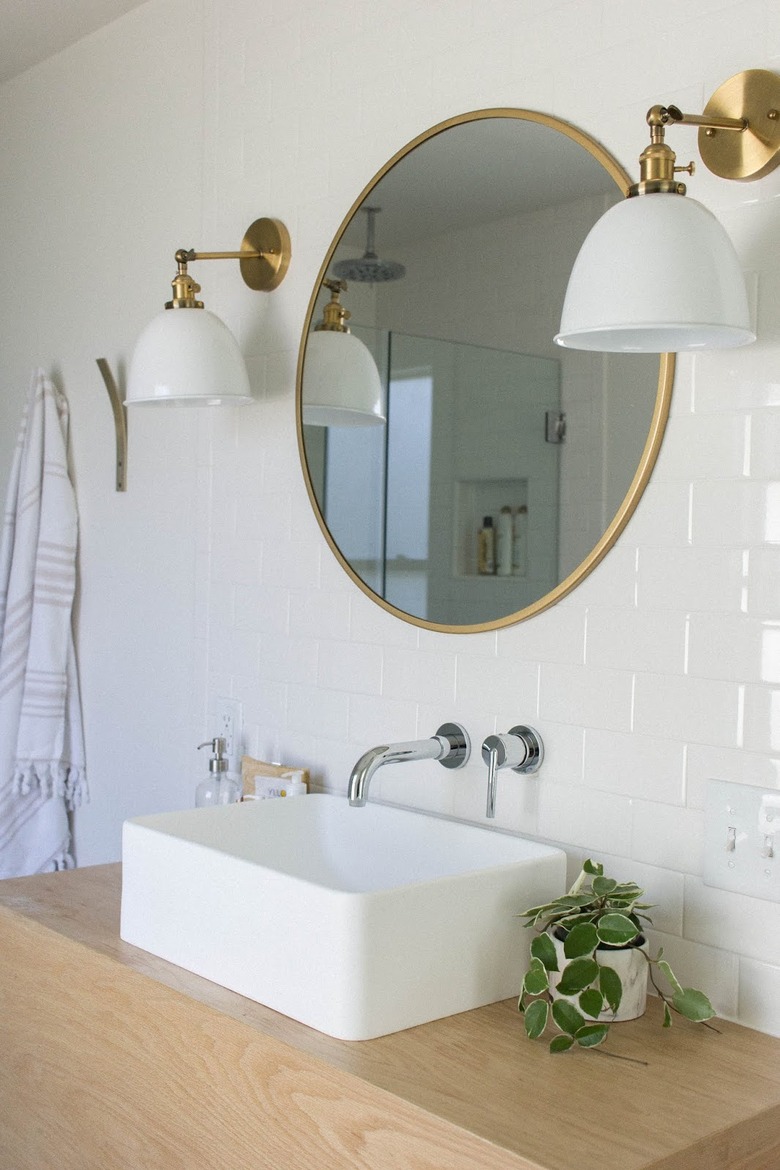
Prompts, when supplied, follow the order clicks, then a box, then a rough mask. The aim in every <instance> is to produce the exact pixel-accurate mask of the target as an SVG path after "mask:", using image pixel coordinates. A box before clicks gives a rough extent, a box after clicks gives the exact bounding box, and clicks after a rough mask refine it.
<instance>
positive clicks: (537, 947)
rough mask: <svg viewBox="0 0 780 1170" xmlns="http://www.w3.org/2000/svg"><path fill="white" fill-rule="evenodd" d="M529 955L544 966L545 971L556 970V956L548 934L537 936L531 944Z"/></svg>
mask: <svg viewBox="0 0 780 1170" xmlns="http://www.w3.org/2000/svg"><path fill="white" fill-rule="evenodd" d="M531 954H532V955H533V956H534V958H535V959H538V960H539V962H540V963H542V964H543V965H544V968H545V970H547V971H557V970H558V955H557V952H556V950H555V944H554V943H553V940H552V939H551V938H550V936H549V934H538V935H537V936H536V938H535V939H534V941H533V942H532V943H531Z"/></svg>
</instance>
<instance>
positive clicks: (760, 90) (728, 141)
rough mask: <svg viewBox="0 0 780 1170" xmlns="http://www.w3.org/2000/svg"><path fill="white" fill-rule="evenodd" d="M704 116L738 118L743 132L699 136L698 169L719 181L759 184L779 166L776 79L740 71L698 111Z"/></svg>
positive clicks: (779, 86) (779, 79)
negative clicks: (700, 163)
mask: <svg viewBox="0 0 780 1170" xmlns="http://www.w3.org/2000/svg"><path fill="white" fill-rule="evenodd" d="M704 114H705V116H706V115H710V116H718V117H727V118H742V119H744V120H745V121H747V123H748V126H747V128H746V129H745V130H712V129H708V128H705V127H702V128H701V129H700V130H699V153H700V154H701V157H702V161H703V162H704V165H705V166H706V167H707V168H708V169H709V170H711V171H712V172H713V174H716V175H720V177H721V178H722V179H741V180H743V181H745V182H748V181H750V180H753V179H762V178H763V177H764V175H768V174H769V172H770V171H772V170H774V168H775V167H776V166H777V165H778V164H779V163H780V75H778V74H777V73H771V72H770V71H769V70H768V69H746V70H745V71H744V72H743V73H737V74H736V75H735V76H734V77H730V78H729V80H728V81H724V83H723V85H721V86H719V87H718V88H717V89H716V90H715V93H714V94H713V95H712V97H711V98H710V100H709V101H708V102H707V105H706V106H705V107H704Z"/></svg>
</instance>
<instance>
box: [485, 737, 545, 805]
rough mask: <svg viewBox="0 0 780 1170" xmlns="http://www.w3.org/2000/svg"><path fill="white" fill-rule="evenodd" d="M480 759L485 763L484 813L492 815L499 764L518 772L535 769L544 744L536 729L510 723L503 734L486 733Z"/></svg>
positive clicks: (501, 766) (541, 756)
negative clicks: (511, 725) (486, 772)
mask: <svg viewBox="0 0 780 1170" xmlns="http://www.w3.org/2000/svg"><path fill="white" fill-rule="evenodd" d="M482 759H483V760H484V761H485V763H486V764H487V766H488V786H487V806H486V808H485V816H486V817H491V818H492V817H495V815H496V788H497V786H498V773H499V771H500V769H502V768H511V769H512V771H513V772H519V773H520V774H521V775H531V774H532V773H533V772H538V771H539V769H540V768H541V766H542V760H543V759H544V744H543V743H542V737H541V736H540V734H539V732H538V731H534V729H533V727H525V726H524V725H523V724H518V725H517V727H511V728H510V729H509V731H508V732H507V733H506V735H489V736H488V737H487V739H486V740H485V742H484V743H483V744H482Z"/></svg>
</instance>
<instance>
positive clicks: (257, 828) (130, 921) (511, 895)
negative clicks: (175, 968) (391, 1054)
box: [121, 795, 566, 1040]
mask: <svg viewBox="0 0 780 1170" xmlns="http://www.w3.org/2000/svg"><path fill="white" fill-rule="evenodd" d="M122 861H123V871H122V924H121V936H122V938H123V939H124V940H125V941H126V942H129V943H133V944H134V945H135V946H138V947H142V948H143V949H144V950H146V951H150V952H151V953H152V954H154V955H159V956H160V957H161V958H163V959H168V960H169V961H170V962H172V963H176V964H178V965H179V966H180V967H184V968H186V969H187V970H188V971H193V972H195V973H196V974H198V975H203V976H205V978H207V979H211V980H213V981H214V982H215V983H219V984H220V985H222V986H223V987H227V988H230V989H231V990H232V991H237V992H239V993H240V994H241V995H245V996H248V998H249V999H253V1000H256V1001H257V1002H258V1003H262V1004H265V1005H266V1006H267V1007H270V1008H274V1009H275V1010H276V1011H279V1012H283V1013H284V1014H285V1015H287V1016H291V1017H292V1018H293V1019H295V1020H300V1021H301V1022H302V1023H304V1024H308V1025H309V1026H310V1027H312V1028H316V1029H317V1030H318V1031H320V1032H325V1033H326V1034H327V1035H329V1036H335V1037H338V1038H339V1039H342V1040H368V1039H371V1038H373V1037H376V1036H383V1035H386V1034H387V1033H390V1032H397V1031H399V1030H401V1029H403V1028H410V1027H413V1026H414V1025H416V1024H422V1023H425V1022H426V1021H428V1020H435V1019H439V1018H441V1017H442V1016H449V1015H453V1014H454V1013H456V1012H462V1011H468V1010H469V1009H471V1008H475V1007H480V1006H481V1005H483V1004H486V1003H493V1002H494V1001H496V1000H500V999H506V998H508V997H509V996H512V995H516V994H518V993H519V991H520V987H521V984H522V980H523V973H524V970H525V963H526V960H527V956H528V949H529V945H530V932H529V931H528V930H525V929H524V928H523V926H522V923H521V921H520V920H519V919H518V918H517V917H516V916H517V915H518V914H519V912H520V911H521V910H524V909H525V908H526V906H531V905H535V904H537V903H539V902H543V901H546V900H549V899H550V898H553V897H557V896H558V895H559V894H561V893H563V890H564V886H565V868H566V859H565V855H564V853H563V852H562V851H561V850H559V849H553V848H551V847H549V846H547V845H539V844H536V843H535V842H532V841H526V840H523V839H522V838H520V837H512V836H509V835H507V834H503V833H496V832H493V831H491V830H488V829H482V828H479V827H477V826H472V825H465V824H461V823H459V822H456V821H448V820H443V819H440V818H437V817H433V816H427V815H425V814H423V813H417V812H412V811H409V810H406V809H398V808H390V807H387V806H383V805H377V804H368V805H366V806H365V807H364V808H351V807H350V806H349V804H348V803H347V800H346V798H345V797H343V796H341V797H336V796H329V795H310V796H301V797H297V798H295V799H289V798H288V799H281V800H279V799H277V800H264V801H254V802H245V803H242V804H234V805H226V806H223V807H217V808H207V809H191V810H188V811H186V812H173V813H161V814H158V815H155V816H146V817H139V818H137V819H135V820H132V821H127V822H126V823H125V825H124V833H123V844H122Z"/></svg>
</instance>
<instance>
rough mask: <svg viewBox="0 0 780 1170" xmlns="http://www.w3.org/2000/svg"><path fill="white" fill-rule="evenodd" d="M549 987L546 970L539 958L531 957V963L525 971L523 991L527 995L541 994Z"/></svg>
mask: <svg viewBox="0 0 780 1170" xmlns="http://www.w3.org/2000/svg"><path fill="white" fill-rule="evenodd" d="M548 987H549V980H548V978H547V971H546V970H545V967H544V963H543V962H542V961H541V959H531V965H530V967H529V968H528V970H527V971H526V973H525V979H524V980H523V991H525V992H527V993H528V995H541V994H542V992H543V991H546V990H547V988H548Z"/></svg>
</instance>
